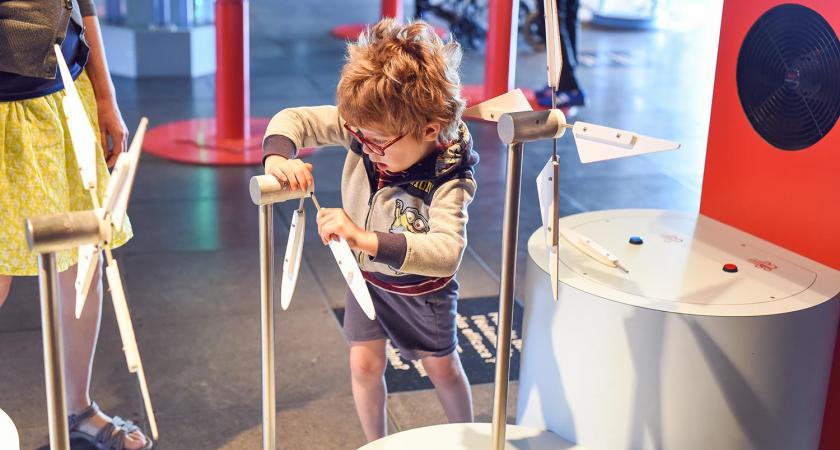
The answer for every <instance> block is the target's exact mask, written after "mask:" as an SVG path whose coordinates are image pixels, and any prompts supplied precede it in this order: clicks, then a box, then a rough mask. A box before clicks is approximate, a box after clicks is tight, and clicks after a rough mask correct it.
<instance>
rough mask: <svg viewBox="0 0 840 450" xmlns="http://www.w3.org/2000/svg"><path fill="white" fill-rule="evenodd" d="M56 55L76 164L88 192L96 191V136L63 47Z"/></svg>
mask: <svg viewBox="0 0 840 450" xmlns="http://www.w3.org/2000/svg"><path fill="white" fill-rule="evenodd" d="M55 55H56V59H57V60H58V69H59V72H60V73H61V80H62V81H63V82H64V92H65V94H66V95H65V96H64V98H62V100H61V104H62V106H63V109H64V117H65V118H66V119H67V128H68V131H69V132H70V140H71V141H72V142H73V152H74V153H75V155H76V164H77V165H78V166H79V172H80V173H81V176H82V184H83V185H84V188H85V189H86V190H92V189H96V134H95V132H94V130H93V127H91V125H90V120H88V115H87V112H86V111H85V108H84V106H83V105H82V99H81V98H80V97H79V93H78V91H76V85H75V84H74V82H73V77H72V76H71V75H70V69H68V68H67V63H66V62H65V61H64V55H63V54H62V53H61V47H59V46H58V45H56V46H55ZM103 145H104V143H103Z"/></svg>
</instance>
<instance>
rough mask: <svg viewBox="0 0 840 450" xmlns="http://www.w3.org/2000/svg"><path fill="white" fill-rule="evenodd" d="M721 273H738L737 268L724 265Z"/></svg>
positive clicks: (732, 265) (733, 265)
mask: <svg viewBox="0 0 840 450" xmlns="http://www.w3.org/2000/svg"><path fill="white" fill-rule="evenodd" d="M723 271H724V272H728V273H735V272H737V271H738V266H736V265H735V264H724V265H723Z"/></svg>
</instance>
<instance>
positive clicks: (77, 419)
mask: <svg viewBox="0 0 840 450" xmlns="http://www.w3.org/2000/svg"><path fill="white" fill-rule="evenodd" d="M98 412H99V405H97V404H96V402H90V406H88V407H87V408H85V409H83V410H81V411H79V412H78V413H76V414H70V417H68V418H67V422H68V425H69V429H70V431H75V430H76V429H78V428H79V425H80V424H81V423H82V422H84V421H86V420H88V419H90V418H91V417H93V416H94V415H96V413H98Z"/></svg>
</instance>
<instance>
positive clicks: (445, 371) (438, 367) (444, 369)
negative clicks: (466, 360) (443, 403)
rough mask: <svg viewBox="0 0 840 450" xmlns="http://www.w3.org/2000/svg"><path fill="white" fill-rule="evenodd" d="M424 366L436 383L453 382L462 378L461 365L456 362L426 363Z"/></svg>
mask: <svg viewBox="0 0 840 450" xmlns="http://www.w3.org/2000/svg"><path fill="white" fill-rule="evenodd" d="M423 368H424V369H425V370H426V373H427V374H429V378H430V379H431V380H432V382H433V383H434V384H440V383H442V384H452V383H456V382H458V381H459V380H460V379H461V367H460V366H459V365H456V364H451V363H450V364H424V365H423Z"/></svg>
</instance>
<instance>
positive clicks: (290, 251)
mask: <svg viewBox="0 0 840 450" xmlns="http://www.w3.org/2000/svg"><path fill="white" fill-rule="evenodd" d="M305 229H306V211H305V210H304V209H303V208H301V209H299V210H296V211H295V212H294V216H292V225H291V228H289V240H288V242H286V256H285V257H284V258H283V281H282V283H281V284H280V307H281V308H283V310H286V309H288V308H289V304H291V302H292V295H294V292H295V285H296V284H297V278H298V273H299V272H300V260H301V255H302V254H303V239H304V231H305Z"/></svg>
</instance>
